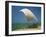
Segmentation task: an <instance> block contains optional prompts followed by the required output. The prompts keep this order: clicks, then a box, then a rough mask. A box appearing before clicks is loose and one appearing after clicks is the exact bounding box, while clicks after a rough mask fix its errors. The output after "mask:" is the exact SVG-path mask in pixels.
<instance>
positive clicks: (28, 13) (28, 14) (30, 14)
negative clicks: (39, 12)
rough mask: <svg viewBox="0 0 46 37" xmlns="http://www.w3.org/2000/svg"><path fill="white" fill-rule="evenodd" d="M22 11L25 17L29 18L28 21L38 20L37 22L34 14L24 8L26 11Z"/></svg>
mask: <svg viewBox="0 0 46 37" xmlns="http://www.w3.org/2000/svg"><path fill="white" fill-rule="evenodd" d="M20 11H22V12H23V13H24V14H25V16H26V17H27V19H28V20H29V21H30V20H33V19H36V21H37V18H36V16H35V15H34V14H33V12H32V11H31V10H29V9H27V8H24V9H21V10H20Z"/></svg>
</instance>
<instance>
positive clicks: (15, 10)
mask: <svg viewBox="0 0 46 37" xmlns="http://www.w3.org/2000/svg"><path fill="white" fill-rule="evenodd" d="M24 8H27V9H29V10H31V11H32V12H33V14H34V15H35V16H36V17H37V19H38V22H40V21H41V7H31V6H29V7H27V6H12V23H27V18H26V17H25V15H24V13H23V12H21V11H20V10H21V9H24ZM33 22H35V21H33Z"/></svg>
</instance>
